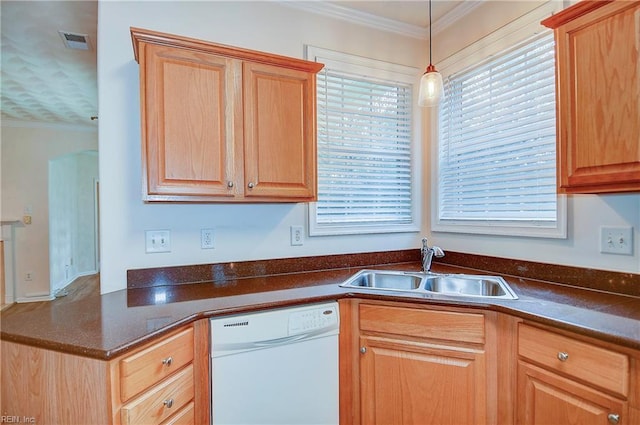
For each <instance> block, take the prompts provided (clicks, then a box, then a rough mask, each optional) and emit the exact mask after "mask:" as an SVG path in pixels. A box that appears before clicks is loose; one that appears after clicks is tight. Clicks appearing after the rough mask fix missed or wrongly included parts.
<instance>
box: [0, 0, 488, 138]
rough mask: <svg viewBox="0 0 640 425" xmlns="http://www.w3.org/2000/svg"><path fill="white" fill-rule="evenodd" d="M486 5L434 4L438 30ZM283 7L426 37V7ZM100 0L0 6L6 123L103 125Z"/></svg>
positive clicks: (391, 0) (1, 100)
mask: <svg viewBox="0 0 640 425" xmlns="http://www.w3.org/2000/svg"><path fill="white" fill-rule="evenodd" d="M482 1H484V0H447V1H444V0H434V2H433V4H432V13H433V19H432V20H433V32H434V33H436V31H437V30H439V29H441V28H442V27H445V26H447V25H451V24H452V23H453V22H455V20H457V19H458V18H460V17H461V16H463V15H464V14H466V13H468V12H469V11H471V10H472V9H473V8H475V6H477V5H478V4H479V3H481V2H482ZM280 3H281V4H283V5H286V6H290V7H297V8H302V9H306V10H308V11H311V12H314V13H321V14H325V15H330V16H334V17H337V18H340V19H346V20H349V21H353V22H357V23H360V24H363V25H370V26H375V27H377V28H382V29H385V30H387V31H393V32H397V33H402V34H405V35H408V36H411V37H416V38H426V37H427V36H428V25H429V8H428V7H429V6H428V2H427V1H424V0H421V1H417V0H415V1H406V0H398V1H396V0H387V1H381V0H377V1H281V2H280ZM97 14H98V3H97V1H96V0H84V1H7V0H2V1H1V2H0V15H1V18H2V22H1V39H0V44H1V47H2V69H1V72H0V82H1V89H0V105H1V107H2V108H1V109H2V119H3V120H17V121H36V122H45V123H62V124H73V125H85V126H88V125H94V126H95V125H97V121H92V120H91V117H92V116H97V115H98V88H97V66H96V47H97V46H96V41H97ZM60 30H62V31H69V32H74V33H81V34H87V35H88V36H89V39H90V42H91V45H92V48H91V49H90V50H88V51H86V50H71V49H68V48H66V47H65V46H64V44H63V42H62V38H61V37H60V35H59V34H58V31H60Z"/></svg>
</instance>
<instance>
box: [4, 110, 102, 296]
mask: <svg viewBox="0 0 640 425" xmlns="http://www.w3.org/2000/svg"><path fill="white" fill-rule="evenodd" d="M1 136H2V167H1V169H2V193H1V195H2V196H1V197H2V213H1V214H2V219H3V220H9V219H20V220H21V219H22V217H23V216H24V215H25V208H30V209H31V216H32V224H30V225H25V224H23V223H19V224H17V225H16V226H15V229H14V231H15V235H14V236H15V247H14V248H15V251H14V253H15V257H14V263H15V264H14V265H15V269H14V270H15V278H16V282H15V284H16V288H15V289H16V290H15V299H16V300H18V301H30V300H37V299H40V298H42V297H44V298H47V297H48V296H49V294H50V279H49V205H48V199H49V196H48V190H49V183H48V173H49V172H48V168H49V167H48V166H49V160H51V159H53V158H57V157H60V156H63V155H67V154H69V153H72V152H79V151H87V150H94V151H95V150H96V149H97V147H98V135H97V130H96V129H95V128H92V127H89V128H78V127H68V126H59V125H48V124H37V123H20V122H8V121H3V123H2V134H1ZM28 271H29V272H32V273H33V280H31V281H25V279H24V277H25V274H26V273H27V272H28ZM6 284H7V285H12V282H7V283H6Z"/></svg>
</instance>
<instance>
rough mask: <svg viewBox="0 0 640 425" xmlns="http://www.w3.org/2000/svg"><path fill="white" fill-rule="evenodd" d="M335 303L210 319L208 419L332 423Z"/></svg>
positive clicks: (268, 424)
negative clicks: (209, 410)
mask: <svg viewBox="0 0 640 425" xmlns="http://www.w3.org/2000/svg"><path fill="white" fill-rule="evenodd" d="M339 325H340V318H339V313H338V303H336V302H331V303H324V304H311V305H305V306H301V307H292V308H284V309H276V310H268V311H264V312H258V313H250V314H243V315H235V316H225V317H221V318H214V319H211V366H212V367H211V375H212V379H211V385H212V391H211V394H212V410H211V416H212V423H213V424H214V425H231V424H237V425H240V424H242V425H249V424H254V425H272V424H291V425H303V424H318V425H336V424H337V423H338V332H339Z"/></svg>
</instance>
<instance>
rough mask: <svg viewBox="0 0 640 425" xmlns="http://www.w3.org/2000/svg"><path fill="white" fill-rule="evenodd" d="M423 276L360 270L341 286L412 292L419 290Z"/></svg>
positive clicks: (419, 274)
mask: <svg viewBox="0 0 640 425" xmlns="http://www.w3.org/2000/svg"><path fill="white" fill-rule="evenodd" d="M423 280H424V275H423V274H421V273H404V272H395V271H387V270H361V271H359V272H358V273H356V274H355V275H353V276H352V277H351V278H349V280H347V281H346V282H345V283H343V284H342V285H341V286H353V287H358V288H372V289H390V290H394V291H414V290H416V289H419V288H420V285H421V284H422V281H423Z"/></svg>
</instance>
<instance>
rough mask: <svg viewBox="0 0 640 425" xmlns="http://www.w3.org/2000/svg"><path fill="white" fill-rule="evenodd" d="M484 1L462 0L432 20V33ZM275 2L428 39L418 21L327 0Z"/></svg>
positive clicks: (447, 25) (281, 0)
mask: <svg viewBox="0 0 640 425" xmlns="http://www.w3.org/2000/svg"><path fill="white" fill-rule="evenodd" d="M485 1H486V0H464V1H463V2H461V3H460V4H459V5H458V6H456V7H455V8H453V9H452V10H451V11H449V12H447V13H446V14H445V15H443V16H442V17H441V18H439V19H438V20H437V21H436V22H434V23H433V28H432V30H433V31H432V33H433V35H437V34H438V33H439V32H440V31H443V30H444V29H446V28H447V27H449V26H451V25H453V24H454V23H455V22H456V21H458V20H459V19H461V18H462V17H463V16H465V15H467V14H469V13H471V11H473V10H474V9H476V8H477V7H478V6H480V4H482V3H484V2H485ZM276 3H279V4H282V5H284V6H287V7H291V8H294V9H299V10H303V11H305V12H309V13H315V14H317V15H323V16H327V17H329V18H334V19H340V20H343V21H347V22H351V23H354V24H360V25H364V26H367V27H371V28H375V29H379V30H382V31H387V32H392V33H395V34H400V35H403V36H406V37H412V38H418V39H421V40H428V39H429V27H421V26H419V25H412V24H408V23H406V22H400V21H396V20H394V19H388V18H383V17H381V16H377V15H373V14H371V13H366V12H361V11H359V10H355V9H350V8H348V7H344V6H340V5H337V4H335V3H330V2H327V1H294V0H276Z"/></svg>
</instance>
